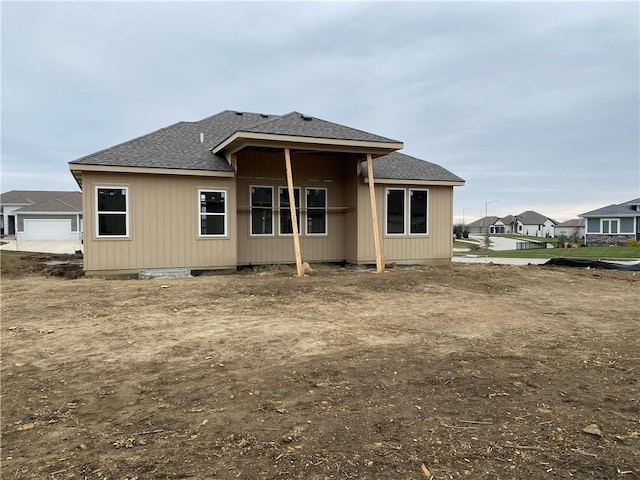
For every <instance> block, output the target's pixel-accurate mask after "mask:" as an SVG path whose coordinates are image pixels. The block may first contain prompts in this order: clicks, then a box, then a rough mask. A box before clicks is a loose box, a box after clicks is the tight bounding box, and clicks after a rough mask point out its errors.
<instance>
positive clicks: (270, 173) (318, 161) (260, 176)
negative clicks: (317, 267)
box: [237, 151, 356, 264]
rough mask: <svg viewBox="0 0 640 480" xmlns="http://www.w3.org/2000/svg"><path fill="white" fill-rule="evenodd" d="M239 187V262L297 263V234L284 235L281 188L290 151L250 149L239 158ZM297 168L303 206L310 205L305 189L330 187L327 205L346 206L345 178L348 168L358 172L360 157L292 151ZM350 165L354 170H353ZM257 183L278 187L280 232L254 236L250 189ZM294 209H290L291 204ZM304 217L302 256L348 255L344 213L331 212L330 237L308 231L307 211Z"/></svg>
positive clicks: (315, 259) (316, 259)
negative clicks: (294, 243) (281, 229)
mask: <svg viewBox="0 0 640 480" xmlns="http://www.w3.org/2000/svg"><path fill="white" fill-rule="evenodd" d="M237 162H238V163H237V164H238V170H237V188H238V205H239V207H240V208H239V210H238V227H237V232H238V263H239V264H259V263H292V262H295V254H294V246H293V237H292V236H291V235H289V236H282V235H279V234H278V231H279V222H278V220H279V219H278V216H279V211H278V187H286V186H287V180H286V171H285V161H284V151H282V152H261V151H244V152H240V153H239V154H238V159H237ZM291 165H292V166H291V169H292V174H293V184H294V187H299V188H300V189H301V190H300V198H301V203H302V206H303V208H304V207H305V206H306V198H305V188H307V187H310V188H326V189H327V205H328V207H329V208H331V207H343V206H345V205H344V202H345V198H344V176H345V175H346V173H345V172H347V171H348V170H349V171H350V170H353V172H352V174H353V176H355V175H356V163H355V160H352V159H348V158H343V157H341V156H338V155H329V156H326V155H323V154H320V153H306V154H300V153H297V152H295V151H292V152H291ZM349 165H351V166H352V167H353V168H352V169H350V168H349ZM251 186H268V187H274V190H273V192H274V212H273V216H274V221H273V227H274V235H273V236H251V235H250V216H251V213H250V210H249V207H250V188H251ZM287 208H288V207H287ZM301 217H302V221H300V219H298V224H299V225H298V228H299V231H300V233H301V235H300V250H301V252H302V259H303V260H304V261H309V262H319V261H336V260H343V259H344V258H345V253H344V250H345V249H344V243H345V237H344V218H345V214H344V212H342V211H328V212H327V225H328V226H327V232H328V234H327V235H326V236H308V235H306V234H305V218H306V217H305V213H304V212H303V213H302V215H301Z"/></svg>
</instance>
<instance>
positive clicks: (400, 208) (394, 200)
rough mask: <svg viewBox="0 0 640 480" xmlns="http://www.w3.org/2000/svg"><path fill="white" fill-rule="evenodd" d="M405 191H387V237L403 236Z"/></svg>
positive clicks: (390, 189)
mask: <svg viewBox="0 0 640 480" xmlns="http://www.w3.org/2000/svg"><path fill="white" fill-rule="evenodd" d="M404 196H405V190H404V189H392V188H388V189H387V204H386V206H387V209H386V211H387V221H386V224H387V235H403V234H404V232H405V221H404V210H405V208H404V204H405V203H404Z"/></svg>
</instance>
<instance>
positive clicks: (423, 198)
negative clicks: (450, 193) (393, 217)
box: [409, 189, 429, 235]
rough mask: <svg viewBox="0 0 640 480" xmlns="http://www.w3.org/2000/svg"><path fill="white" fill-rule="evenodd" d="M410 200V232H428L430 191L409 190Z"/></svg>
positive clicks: (424, 233)
mask: <svg viewBox="0 0 640 480" xmlns="http://www.w3.org/2000/svg"><path fill="white" fill-rule="evenodd" d="M409 202H410V203H409V205H410V208H411V211H410V213H409V218H410V229H409V233H410V234H412V235H415V234H418V235H420V234H422V235H426V234H427V233H428V228H427V225H428V218H429V215H428V212H429V191H428V190H414V189H411V190H409Z"/></svg>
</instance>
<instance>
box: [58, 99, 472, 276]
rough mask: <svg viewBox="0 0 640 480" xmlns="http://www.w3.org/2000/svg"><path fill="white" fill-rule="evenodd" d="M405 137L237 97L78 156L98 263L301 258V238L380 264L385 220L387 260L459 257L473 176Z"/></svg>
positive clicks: (335, 258)
mask: <svg viewBox="0 0 640 480" xmlns="http://www.w3.org/2000/svg"><path fill="white" fill-rule="evenodd" d="M402 147H403V144H402V142H400V141H397V140H393V139H390V138H386V137H383V136H380V135H375V134H372V133H368V132H364V131H362V130H358V129H355V128H351V127H347V126H344V125H339V124H336V123H332V122H328V121H325V120H322V119H319V118H316V117H310V116H307V115H303V114H300V113H298V112H292V113H289V114H287V115H267V114H259V113H249V112H236V111H229V110H227V111H224V112H221V113H219V114H216V115H213V116H211V117H207V118H205V119H203V120H200V121H197V122H180V123H176V124H174V125H171V126H169V127H166V128H163V129H160V130H158V131H155V132H152V133H150V134H148V135H144V136H142V137H139V138H136V139H133V140H130V141H128V142H125V143H122V144H119V145H116V146H113V147H110V148H107V149H105V150H102V151H99V152H97V153H94V154H91V155H88V156H85V157H82V158H80V159H78V160H74V161H72V162H70V163H69V166H70V170H71V172H72V174H73V175H74V177H75V179H76V181H77V182H78V185H80V187H81V189H82V210H83V214H84V223H85V234H84V252H85V271H86V273H87V274H88V275H113V274H136V273H137V272H138V271H140V270H143V269H156V268H157V269H163V268H185V269H191V270H212V269H229V268H233V269H235V268H236V267H237V266H241V265H258V264H273V263H293V262H295V261H296V251H299V252H300V254H301V256H302V258H303V259H304V260H305V261H308V262H343V261H344V262H349V263H354V264H369V263H375V262H376V249H375V242H374V235H373V231H374V229H375V227H376V226H377V227H378V229H379V239H380V242H379V243H380V250H381V252H382V254H383V255H384V256H385V257H386V261H387V262H389V263H391V262H395V263H401V264H405V263H409V264H442V263H448V262H450V260H451V255H452V242H451V232H452V223H453V187H454V186H461V185H464V180H462V179H461V178H459V177H458V176H456V175H454V174H453V173H451V172H450V171H448V170H446V169H445V168H443V167H441V166H439V165H436V164H434V163H430V162H427V161H424V160H420V159H417V158H414V157H411V156H408V155H404V154H402V153H400V152H398V150H399V149H401V148H402ZM368 161H369V162H370V164H371V165H372V172H371V173H372V175H371V176H370V175H369V171H368V169H367V164H368V163H367V162H368ZM289 177H290V178H289ZM369 178H371V179H372V185H373V187H374V188H373V189H370V186H369ZM289 180H291V181H289ZM371 191H373V196H371ZM292 205H293V207H294V208H292ZM372 205H375V206H376V207H375V213H376V215H375V216H374V215H373V213H374V211H373V210H372ZM374 218H376V219H377V223H376V222H374V221H373V219H374ZM295 243H297V245H295ZM294 247H296V248H294ZM297 247H299V250H298V248H297Z"/></svg>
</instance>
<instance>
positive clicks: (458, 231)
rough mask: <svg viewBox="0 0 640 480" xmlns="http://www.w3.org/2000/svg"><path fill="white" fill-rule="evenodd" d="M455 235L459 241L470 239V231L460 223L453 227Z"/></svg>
mask: <svg viewBox="0 0 640 480" xmlns="http://www.w3.org/2000/svg"><path fill="white" fill-rule="evenodd" d="M453 234H454V235H455V236H456V238H457V239H460V238H469V229H468V228H467V227H465V226H464V225H463V224H461V223H458V224H456V225H454V226H453Z"/></svg>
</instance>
